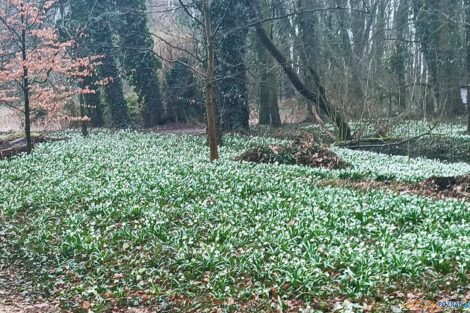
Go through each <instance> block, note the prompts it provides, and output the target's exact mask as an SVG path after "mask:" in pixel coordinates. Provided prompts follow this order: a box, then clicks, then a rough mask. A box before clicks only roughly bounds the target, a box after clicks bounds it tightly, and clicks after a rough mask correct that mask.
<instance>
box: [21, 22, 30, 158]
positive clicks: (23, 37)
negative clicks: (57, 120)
mask: <svg viewBox="0 0 470 313" xmlns="http://www.w3.org/2000/svg"><path fill="white" fill-rule="evenodd" d="M21 21H22V22H23V23H24V17H21ZM21 54H22V59H23V61H26V60H27V56H26V30H25V29H23V30H22V31H21ZM22 87H23V97H24V99H23V100H24V131H25V136H26V151H27V153H31V151H32V150H33V141H32V139H31V106H30V103H29V78H28V68H27V67H26V66H23V86H22Z"/></svg>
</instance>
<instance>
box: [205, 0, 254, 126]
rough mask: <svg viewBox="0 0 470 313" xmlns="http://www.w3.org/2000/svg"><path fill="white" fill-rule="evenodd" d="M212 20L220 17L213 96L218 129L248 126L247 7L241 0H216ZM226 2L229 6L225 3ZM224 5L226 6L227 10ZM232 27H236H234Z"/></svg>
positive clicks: (217, 19) (218, 19)
mask: <svg viewBox="0 0 470 313" xmlns="http://www.w3.org/2000/svg"><path fill="white" fill-rule="evenodd" d="M212 6H213V9H212V12H213V14H214V16H215V17H217V18H214V20H215V21H220V20H221V19H223V21H222V23H221V25H220V28H219V30H218V32H219V34H218V36H217V41H216V46H215V47H216V52H217V58H216V60H215V62H216V63H215V73H216V80H217V82H216V98H217V103H218V113H219V120H220V127H221V129H222V130H224V131H225V130H234V129H247V128H248V126H249V122H248V120H249V107H248V90H247V78H246V67H245V53H246V37H247V32H248V31H247V29H246V28H245V27H241V26H245V25H246V23H247V7H246V4H245V3H244V1H225V0H224V1H217V2H214V3H213V5H212ZM229 6H230V7H229ZM227 8H228V10H227ZM234 29H237V30H236V31H234Z"/></svg>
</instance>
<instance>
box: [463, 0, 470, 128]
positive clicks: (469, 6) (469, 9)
mask: <svg viewBox="0 0 470 313" xmlns="http://www.w3.org/2000/svg"><path fill="white" fill-rule="evenodd" d="M464 5H465V13H466V25H465V35H466V38H465V39H466V41H467V47H466V48H467V51H466V53H467V79H466V85H467V86H466V87H467V88H469V83H470V0H465V2H464ZM467 115H468V117H467V132H468V133H469V134H470V101H469V99H468V96H467Z"/></svg>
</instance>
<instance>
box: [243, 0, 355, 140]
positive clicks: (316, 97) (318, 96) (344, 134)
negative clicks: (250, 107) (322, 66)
mask: <svg viewBox="0 0 470 313" xmlns="http://www.w3.org/2000/svg"><path fill="white" fill-rule="evenodd" d="M250 9H251V15H252V17H253V18H257V19H259V15H258V13H257V12H259V10H258V9H259V3H253V2H251V1H250ZM255 26H256V33H257V35H258V37H259V38H260V40H261V43H263V45H264V46H265V47H266V48H267V49H268V51H269V52H270V53H271V54H272V56H273V57H274V58H275V59H276V61H277V62H278V63H279V65H280V66H281V67H282V69H283V70H284V72H285V73H286V75H287V77H288V78H289V80H290V81H291V83H292V85H294V87H295V88H296V89H297V91H298V92H299V93H300V94H301V95H303V96H304V97H305V98H307V99H308V100H310V101H312V102H315V103H317V102H318V105H319V107H320V108H321V109H322V110H323V111H324V112H325V113H326V114H327V115H328V117H329V118H330V119H331V121H332V122H333V124H334V125H335V126H336V128H337V134H338V138H339V139H340V140H349V139H351V137H352V135H351V128H350V127H349V125H348V124H347V122H346V120H345V118H344V116H343V115H342V114H341V113H340V112H339V111H337V110H336V108H335V107H334V106H332V105H331V104H330V103H329V102H328V99H327V98H326V92H325V89H324V88H323V86H322V85H321V83H320V79H319V77H318V75H317V73H316V72H315V70H314V69H313V68H312V67H311V66H309V68H308V70H309V72H310V75H311V76H312V77H311V78H312V80H313V82H314V83H315V86H316V89H317V90H316V91H312V90H311V89H309V88H307V86H306V85H305V83H304V82H302V80H301V79H300V78H299V76H298V75H297V73H296V71H295V70H294V68H293V67H292V65H291V64H290V63H289V62H288V61H287V59H286V57H285V56H284V55H283V54H282V53H281V52H280V51H279V49H277V47H276V46H275V45H274V43H273V42H272V40H271V39H270V38H269V36H268V34H267V33H266V30H265V29H264V28H263V26H262V25H261V24H259V23H258V24H256V25H255Z"/></svg>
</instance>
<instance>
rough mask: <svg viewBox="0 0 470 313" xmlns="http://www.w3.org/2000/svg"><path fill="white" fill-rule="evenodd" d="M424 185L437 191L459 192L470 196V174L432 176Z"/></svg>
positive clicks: (458, 193)
mask: <svg viewBox="0 0 470 313" xmlns="http://www.w3.org/2000/svg"><path fill="white" fill-rule="evenodd" d="M423 185H425V186H428V187H429V188H430V189H432V190H435V191H437V192H444V193H448V194H457V195H461V196H464V197H466V198H467V197H468V198H470V175H465V176H455V177H438V176H435V177H431V178H429V179H427V180H425V181H424V182H423Z"/></svg>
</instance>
